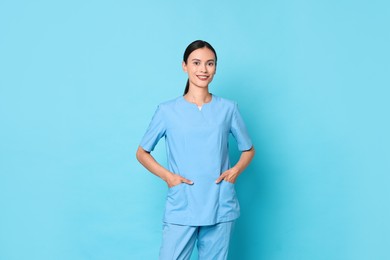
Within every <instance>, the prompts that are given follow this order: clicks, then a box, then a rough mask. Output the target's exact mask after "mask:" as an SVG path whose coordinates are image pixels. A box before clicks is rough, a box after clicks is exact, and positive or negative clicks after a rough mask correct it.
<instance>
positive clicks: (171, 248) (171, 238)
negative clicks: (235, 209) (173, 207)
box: [160, 221, 234, 260]
mask: <svg viewBox="0 0 390 260" xmlns="http://www.w3.org/2000/svg"><path fill="white" fill-rule="evenodd" d="M233 225H234V221H229V222H222V223H218V224H215V225H211V226H182V225H175V224H169V223H164V225H163V241H162V245H161V248H160V260H189V259H190V257H191V254H192V251H193V249H194V246H195V242H196V241H198V242H197V247H198V259H199V260H226V259H227V256H228V250H229V242H230V237H231V233H232V229H233Z"/></svg>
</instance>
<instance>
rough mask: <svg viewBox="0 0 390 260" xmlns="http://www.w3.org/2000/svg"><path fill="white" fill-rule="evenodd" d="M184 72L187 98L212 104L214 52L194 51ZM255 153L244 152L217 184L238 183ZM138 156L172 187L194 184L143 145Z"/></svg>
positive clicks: (142, 162) (186, 63)
mask: <svg viewBox="0 0 390 260" xmlns="http://www.w3.org/2000/svg"><path fill="white" fill-rule="evenodd" d="M182 67H183V70H184V72H186V73H187V74H188V79H189V83H190V85H189V91H188V93H187V94H186V95H184V98H185V99H186V100H187V101H188V102H191V103H194V104H196V105H197V106H202V105H203V104H204V103H208V102H210V101H211V99H212V95H211V94H210V92H209V84H210V83H211V81H212V80H213V77H214V75H215V73H216V61H215V55H214V53H213V52H212V51H211V50H210V49H208V48H206V47H204V48H201V49H197V50H195V51H193V52H192V53H191V54H190V55H189V57H188V59H187V61H186V62H183V64H182ZM254 154H255V149H254V147H253V146H252V148H251V149H250V150H248V151H243V152H242V153H241V156H240V159H239V160H238V162H237V163H236V164H235V165H234V166H233V167H231V168H230V169H228V170H227V171H225V172H223V173H222V174H221V175H220V176H219V178H218V179H217V180H216V181H215V183H217V184H218V183H220V182H221V181H227V182H231V183H235V182H236V180H237V177H238V176H239V175H240V174H241V173H242V172H243V171H244V170H245V168H246V167H247V166H248V165H249V163H250V162H251V161H252V159H253V156H254ZM136 157H137V159H138V161H139V162H140V163H141V164H142V165H143V166H144V167H145V168H146V169H147V170H149V171H150V172H151V173H153V174H154V175H156V176H158V177H160V178H161V179H163V180H164V181H165V182H166V183H167V185H168V187H169V188H171V187H173V186H176V185H179V184H180V183H187V184H189V185H191V184H193V182H192V181H191V180H188V179H186V178H184V177H182V176H180V175H179V174H178V173H173V172H170V171H169V170H168V169H166V168H165V167H163V166H162V165H161V164H159V163H158V162H157V161H156V160H155V159H154V158H153V156H152V155H151V154H150V152H148V151H145V150H144V149H142V147H140V146H139V147H138V150H137V153H136Z"/></svg>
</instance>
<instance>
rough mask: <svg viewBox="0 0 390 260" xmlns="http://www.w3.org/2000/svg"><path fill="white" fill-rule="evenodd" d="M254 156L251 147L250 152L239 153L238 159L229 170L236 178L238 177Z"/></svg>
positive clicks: (253, 149)
mask: <svg viewBox="0 0 390 260" xmlns="http://www.w3.org/2000/svg"><path fill="white" fill-rule="evenodd" d="M254 155H255V148H254V147H253V146H252V148H251V149H250V150H248V151H244V152H242V153H241V156H240V159H239V160H238V162H237V163H236V164H235V165H234V166H233V167H232V168H231V169H230V170H231V171H233V172H234V173H235V175H236V176H238V175H240V174H241V173H242V172H243V171H244V170H245V169H246V167H248V165H249V164H250V162H251V161H252V159H253V157H254Z"/></svg>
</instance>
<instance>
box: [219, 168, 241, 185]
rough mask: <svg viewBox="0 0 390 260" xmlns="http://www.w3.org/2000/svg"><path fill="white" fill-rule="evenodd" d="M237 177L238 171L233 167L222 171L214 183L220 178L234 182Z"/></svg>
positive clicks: (220, 179)
mask: <svg viewBox="0 0 390 260" xmlns="http://www.w3.org/2000/svg"><path fill="white" fill-rule="evenodd" d="M237 177H238V173H237V172H236V171H234V170H233V168H231V169H229V170H227V171H225V172H224V173H222V174H221V175H220V176H219V178H218V179H217V180H216V181H215V183H217V184H218V183H220V182H221V181H222V180H224V181H227V182H230V183H236V180H237Z"/></svg>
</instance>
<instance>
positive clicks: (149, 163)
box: [136, 146, 193, 188]
mask: <svg viewBox="0 0 390 260" xmlns="http://www.w3.org/2000/svg"><path fill="white" fill-rule="evenodd" d="M136 156H137V160H138V161H139V162H140V163H141V164H142V165H143V166H144V167H145V168H146V169H147V170H148V171H150V172H151V173H153V174H154V175H156V176H158V177H160V178H161V179H163V180H164V181H165V182H166V183H167V185H168V187H169V188H171V187H173V186H176V185H179V184H180V183H187V184H193V182H192V181H190V180H187V179H186V178H184V177H182V176H180V175H178V174H175V173H172V172H170V171H168V170H167V169H165V168H164V167H163V166H161V164H159V163H158V162H157V161H156V160H155V159H154V158H153V156H152V155H151V154H150V152H148V151H145V150H144V149H143V148H142V147H141V146H138V149H137V153H136Z"/></svg>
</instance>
